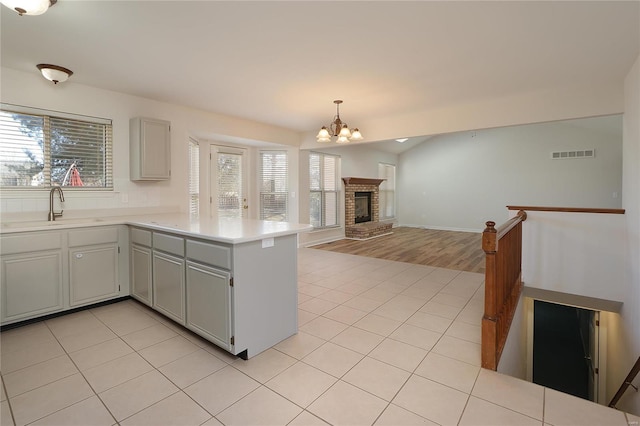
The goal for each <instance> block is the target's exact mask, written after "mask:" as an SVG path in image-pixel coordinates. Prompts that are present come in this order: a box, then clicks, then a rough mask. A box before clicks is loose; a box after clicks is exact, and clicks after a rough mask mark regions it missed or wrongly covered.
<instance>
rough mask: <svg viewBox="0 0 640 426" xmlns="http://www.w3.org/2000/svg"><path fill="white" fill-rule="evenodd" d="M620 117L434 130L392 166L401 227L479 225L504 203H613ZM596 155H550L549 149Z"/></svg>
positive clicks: (500, 214)
mask: <svg viewBox="0 0 640 426" xmlns="http://www.w3.org/2000/svg"><path fill="white" fill-rule="evenodd" d="M621 129H622V119H621V117H620V116H614V117H603V118H598V119H583V120H571V121H563V122H554V123H544V124H531V125H522V126H514V127H505V128H498V129H489V130H479V131H475V132H462V133H455V134H450V135H442V136H436V137H434V138H431V139H429V140H428V141H426V142H424V143H422V144H420V145H418V146H416V147H415V148H413V149H411V150H408V151H405V152H404V153H402V154H401V155H400V156H399V164H398V171H397V173H398V175H397V181H398V184H397V185H398V221H399V223H400V224H402V225H410V226H424V227H427V228H436V229H451V230H472V231H481V230H482V229H483V228H484V223H485V221H487V220H494V221H495V222H496V223H498V224H500V223H502V222H504V221H506V220H507V219H508V216H507V209H506V208H505V206H506V205H529V206H559V207H600V208H620V207H621V199H622V194H621V191H622V131H621ZM578 149H595V154H596V155H595V158H589V159H573V160H571V159H567V160H552V159H551V152H552V151H568V150H578Z"/></svg>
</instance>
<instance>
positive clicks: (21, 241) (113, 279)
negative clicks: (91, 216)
mask: <svg viewBox="0 0 640 426" xmlns="http://www.w3.org/2000/svg"><path fill="white" fill-rule="evenodd" d="M127 239H128V237H127V233H126V228H125V227H124V226H119V225H114V226H96V227H79V228H70V229H60V230H55V231H54V230H52V231H35V232H28V231H25V232H16V233H8V234H3V235H0V247H1V249H2V251H1V254H0V275H1V283H0V284H1V285H0V322H1V323H2V325H7V324H12V323H16V322H20V321H24V320H29V319H32V318H36V317H39V316H43V315H47V314H53V313H57V312H61V311H65V310H69V309H71V308H76V307H80V306H83V305H89V304H93V303H96V302H102V301H106V300H109V299H114V298H116V297H119V296H121V295H122V294H129V285H128V283H129V282H128V280H127V274H128V272H129V268H128V262H127V259H128V257H129V251H128V249H126V248H125V250H121V249H120V244H121V243H123V242H125V240H127Z"/></svg>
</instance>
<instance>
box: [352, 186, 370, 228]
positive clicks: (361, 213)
mask: <svg viewBox="0 0 640 426" xmlns="http://www.w3.org/2000/svg"><path fill="white" fill-rule="evenodd" d="M354 196H355V222H356V223H363V222H371V192H356V193H355V194H354Z"/></svg>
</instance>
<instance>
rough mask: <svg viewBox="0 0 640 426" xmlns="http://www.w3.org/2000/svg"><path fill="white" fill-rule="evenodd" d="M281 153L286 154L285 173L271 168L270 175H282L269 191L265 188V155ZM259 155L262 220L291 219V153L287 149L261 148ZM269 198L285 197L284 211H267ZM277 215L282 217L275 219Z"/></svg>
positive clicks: (260, 212)
mask: <svg viewBox="0 0 640 426" xmlns="http://www.w3.org/2000/svg"><path fill="white" fill-rule="evenodd" d="M280 155H284V158H285V169H284V174H279V173H278V170H276V169H272V170H270V173H269V176H270V177H273V176H274V175H278V176H276V177H280V179H279V182H275V180H274V181H273V183H274V186H273V188H272V190H269V191H268V190H266V188H265V179H266V178H267V176H266V175H265V169H264V157H265V156H280ZM258 157H259V161H260V208H259V212H258V214H259V217H260V220H270V221H276V222H286V221H287V220H289V165H290V164H289V153H288V152H287V151H285V150H260V152H259V156H258ZM267 198H273V199H275V198H279V199H284V211H281V210H278V211H270V212H267V203H266V202H265V201H266V199H267ZM269 207H271V208H273V205H271V204H269ZM277 216H281V217H280V218H279V219H274V217H277Z"/></svg>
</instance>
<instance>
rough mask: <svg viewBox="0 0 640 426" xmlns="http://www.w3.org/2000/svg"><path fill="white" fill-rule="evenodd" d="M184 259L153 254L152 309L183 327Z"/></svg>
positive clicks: (163, 254) (157, 253)
mask: <svg viewBox="0 0 640 426" xmlns="http://www.w3.org/2000/svg"><path fill="white" fill-rule="evenodd" d="M184 264H185V262H184V258H179V257H176V256H172V255H169V254H165V253H159V252H154V253H153V307H154V308H155V309H157V310H158V311H160V312H161V313H163V314H164V315H166V316H168V317H169V318H171V319H172V320H174V321H176V322H178V323H180V324H182V325H184V319H185V315H184V309H185V303H184V298H185V294H184V292H185V290H184V280H185V277H184Z"/></svg>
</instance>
